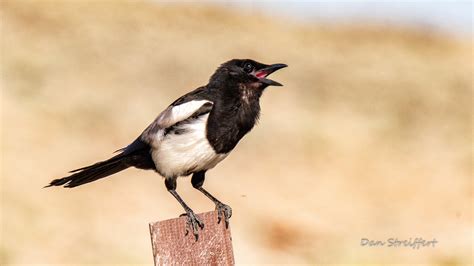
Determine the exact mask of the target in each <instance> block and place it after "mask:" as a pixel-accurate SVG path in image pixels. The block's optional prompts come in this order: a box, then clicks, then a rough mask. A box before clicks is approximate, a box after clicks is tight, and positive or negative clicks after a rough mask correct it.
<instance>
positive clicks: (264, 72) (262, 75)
mask: <svg viewBox="0 0 474 266" xmlns="http://www.w3.org/2000/svg"><path fill="white" fill-rule="evenodd" d="M287 66H288V65H286V64H273V65H270V66H268V67H266V68H262V69H259V70H257V71H255V73H254V75H255V77H257V78H258V79H259V81H260V82H262V83H263V84H267V85H269V86H283V85H281V83H278V82H276V81H274V80H271V79H267V78H266V77H267V76H269V75H270V74H271V73H273V72H275V71H277V70H278V69H281V68H284V67H287Z"/></svg>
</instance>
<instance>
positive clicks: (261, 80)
mask: <svg viewBox="0 0 474 266" xmlns="http://www.w3.org/2000/svg"><path fill="white" fill-rule="evenodd" d="M284 67H287V65H285V64H273V65H266V64H262V63H259V62H257V61H255V60H251V59H232V60H230V61H227V62H225V63H224V64H222V65H221V66H220V67H219V68H218V69H217V70H216V72H215V73H214V75H212V77H211V80H210V82H229V81H233V82H237V83H238V84H239V85H240V86H244V87H247V88H253V89H265V88H266V87H268V86H283V85H282V84H280V83H278V82H276V81H274V80H271V79H268V78H267V77H268V76H269V75H270V74H272V73H273V72H275V71H276V70H278V69H281V68H284Z"/></svg>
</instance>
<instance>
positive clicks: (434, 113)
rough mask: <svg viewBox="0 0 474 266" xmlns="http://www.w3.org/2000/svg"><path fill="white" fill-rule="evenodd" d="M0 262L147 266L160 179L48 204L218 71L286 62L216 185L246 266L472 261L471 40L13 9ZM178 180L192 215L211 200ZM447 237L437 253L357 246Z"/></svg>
mask: <svg viewBox="0 0 474 266" xmlns="http://www.w3.org/2000/svg"><path fill="white" fill-rule="evenodd" d="M1 18H2V31H1V45H2V47H1V49H2V53H1V67H2V72H1V73H2V78H1V81H2V83H1V86H2V89H1V91H2V95H1V99H2V100H1V104H2V119H1V121H2V143H1V149H2V152H1V156H2V167H1V169H2V173H1V196H2V198H1V199H2V202H1V203H2V205H1V211H2V219H1V221H2V235H1V246H0V256H1V261H0V264H2V265H7V264H27V263H47V264H52V263H58V264H86V263H87V264H148V265H149V264H150V263H151V261H152V256H151V248H150V241H149V235H148V227H147V223H148V222H150V221H156V220H160V219H167V218H172V217H176V216H177V215H178V214H180V213H181V212H182V210H181V207H180V206H179V204H178V203H177V202H176V201H175V200H174V199H173V198H172V197H171V196H170V195H169V194H168V193H167V192H166V189H165V187H164V185H163V181H162V179H161V178H160V177H158V176H157V175H156V174H155V173H153V172H145V171H139V170H135V169H130V170H127V171H126V172H122V173H120V174H118V175H115V176H113V177H110V178H107V179H104V180H101V181H98V182H95V183H92V184H90V185H88V186H84V187H79V188H77V189H73V190H68V189H58V188H54V189H42V186H44V185H45V184H47V183H48V181H50V180H51V179H52V178H57V177H61V176H63V175H65V174H66V172H67V171H68V170H71V169H74V168H77V167H79V166H82V165H85V164H89V163H92V162H94V161H97V160H101V159H105V158H107V157H108V156H110V155H111V152H112V151H114V150H116V149H118V148H121V147H123V146H124V145H126V144H127V143H128V142H130V141H132V140H133V139H134V138H135V137H136V136H137V135H138V134H140V133H141V130H142V129H144V128H145V127H146V126H147V125H148V123H149V122H151V121H152V119H154V117H155V116H156V115H157V114H158V113H159V112H160V111H161V110H162V109H164V108H165V107H166V106H167V105H168V104H169V103H170V102H171V101H173V100H174V99H175V98H177V97H178V96H180V95H182V94H183V93H185V92H187V91H189V90H191V89H194V88H195V87H197V86H199V85H204V84H205V83H206V82H207V79H208V77H209V76H210V74H211V73H212V72H213V71H214V70H215V68H216V67H217V66H218V65H219V64H220V63H222V62H224V61H226V60H228V59H231V58H255V59H257V60H260V61H262V62H267V63H277V62H282V63H287V64H288V65H289V68H287V69H285V70H283V71H281V72H279V73H277V74H275V76H274V77H275V79H276V80H278V81H280V82H282V83H283V84H284V85H285V86H284V87H279V88H269V89H268V90H267V91H266V93H265V95H264V97H263V99H262V109H263V114H262V119H261V122H260V123H259V125H258V126H257V127H256V128H255V129H254V130H253V132H251V134H249V135H248V136H247V137H246V138H244V140H243V141H242V142H241V143H240V144H239V145H238V147H237V149H236V150H235V151H234V153H233V154H232V155H231V156H229V157H228V158H227V159H226V160H225V161H224V162H223V163H221V164H220V165H219V166H218V167H217V168H215V169H214V170H213V171H210V172H209V175H208V178H207V181H206V187H207V188H208V189H209V191H211V192H214V193H215V194H216V196H217V197H218V198H221V199H222V200H223V201H224V202H226V203H228V204H229V205H231V206H232V207H233V209H234V217H233V218H232V220H231V227H232V231H233V239H234V241H233V243H234V249H235V256H236V261H237V262H238V263H256V264H260V263H370V262H372V263H373V262H375V263H409V264H412V263H425V264H438V265H439V264H444V265H458V264H459V265H461V264H469V263H470V262H471V263H472V260H471V256H472V232H473V231H472V229H473V223H472V219H471V218H472V216H471V215H472V200H473V194H472V189H473V186H472V173H471V170H472V142H471V137H472V135H471V133H472V131H471V122H472V121H471V111H472V109H471V104H472V102H471V101H472V84H473V83H472V82H473V81H472V42H471V40H454V39H452V38H450V37H448V36H444V35H442V34H437V33H433V32H427V31H421V30H418V31H416V30H408V29H399V28H390V27H382V26H370V25H339V26H338V25H332V26H327V25H326V26H323V25H300V24H297V23H291V22H289V21H287V20H286V19H284V20H281V19H276V18H271V17H265V16H262V15H260V14H256V13H252V14H251V13H246V12H245V11H237V10H234V11H230V10H226V9H221V8H217V7H209V6H208V7H206V6H197V5H160V4H154V3H149V2H120V3H117V2H115V3H113V2H107V1H90V2H69V3H65V2H45V1H2V2H1ZM189 181H190V180H189V179H180V182H179V183H178V190H179V192H180V193H181V194H182V195H183V197H184V198H185V200H186V201H187V202H189V204H190V205H191V206H192V207H193V208H194V210H195V211H197V212H202V211H208V210H211V209H212V208H213V205H212V204H211V202H209V201H208V200H206V199H205V197H203V196H202V195H201V194H200V193H199V192H196V191H194V189H192V188H191V185H190V182H189ZM363 237H367V238H370V239H380V240H384V239H386V238H389V237H398V238H400V239H405V238H409V237H424V238H425V239H431V238H436V239H437V240H438V241H439V243H438V245H437V246H436V248H426V249H420V250H411V249H406V248H363V247H360V245H359V243H360V239H361V238H363Z"/></svg>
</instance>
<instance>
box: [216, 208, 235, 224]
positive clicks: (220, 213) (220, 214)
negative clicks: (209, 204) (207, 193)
mask: <svg viewBox="0 0 474 266" xmlns="http://www.w3.org/2000/svg"><path fill="white" fill-rule="evenodd" d="M216 210H217V223H218V224H220V223H221V221H222V218H224V221H225V228H229V219H230V217H231V216H232V208H231V207H230V206H229V205H226V204H224V203H222V202H218V203H216Z"/></svg>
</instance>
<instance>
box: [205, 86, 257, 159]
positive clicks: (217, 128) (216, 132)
mask: <svg viewBox="0 0 474 266" xmlns="http://www.w3.org/2000/svg"><path fill="white" fill-rule="evenodd" d="M231 86H235V87H231ZM264 89H265V88H264V87H260V86H257V84H255V85H254V84H248V83H247V84H243V83H231V84H227V86H225V88H223V87H220V88H219V93H218V98H219V99H215V100H214V108H213V110H212V111H211V113H210V115H209V119H208V122H207V133H206V134H207V139H208V141H209V143H210V144H211V146H212V147H213V149H214V150H215V151H216V152H217V153H220V154H222V153H228V152H230V151H231V150H232V149H233V148H234V147H235V146H236V145H237V143H238V142H239V141H240V139H242V137H243V136H245V134H247V133H248V132H249V131H250V130H251V129H252V128H253V126H254V125H255V123H256V122H257V120H258V117H259V115H260V103H259V101H260V96H261V95H262V93H263V90H264Z"/></svg>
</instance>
